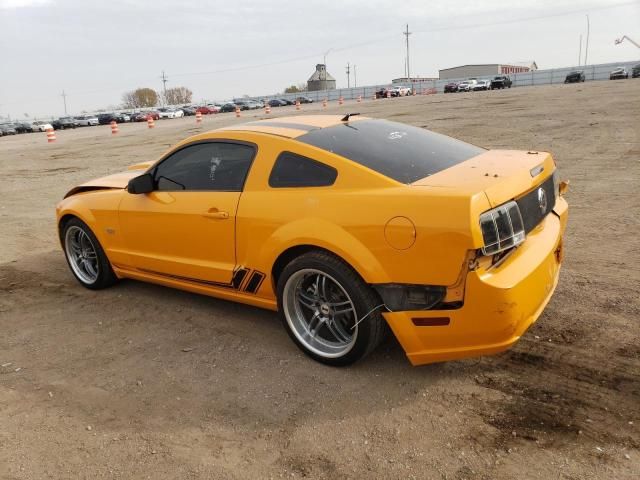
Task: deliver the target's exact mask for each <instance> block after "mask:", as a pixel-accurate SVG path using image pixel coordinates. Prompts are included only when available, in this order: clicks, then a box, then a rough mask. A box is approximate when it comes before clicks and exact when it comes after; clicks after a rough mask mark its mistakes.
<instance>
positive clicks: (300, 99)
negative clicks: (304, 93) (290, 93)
mask: <svg viewBox="0 0 640 480" xmlns="http://www.w3.org/2000/svg"><path fill="white" fill-rule="evenodd" d="M296 101H298V102H300V103H313V99H311V98H309V97H297V98H296Z"/></svg>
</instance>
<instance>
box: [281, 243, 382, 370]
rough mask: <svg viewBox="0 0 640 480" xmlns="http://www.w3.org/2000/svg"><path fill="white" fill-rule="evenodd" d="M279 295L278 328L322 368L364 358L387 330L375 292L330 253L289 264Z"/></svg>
mask: <svg viewBox="0 0 640 480" xmlns="http://www.w3.org/2000/svg"><path fill="white" fill-rule="evenodd" d="M277 294H278V307H279V312H280V316H281V319H282V323H283V325H284V327H285V329H286V330H287V333H288V334H289V336H290V337H291V339H292V340H293V342H294V343H295V344H296V345H297V346H298V348H300V350H302V351H303V352H304V353H305V354H306V355H308V356H309V357H311V358H313V359H314V360H316V361H318V362H321V363H324V364H326V365H331V366H346V365H350V364H352V363H354V362H356V361H358V360H360V359H362V358H364V357H366V356H367V355H368V354H369V353H371V352H372V351H373V350H374V349H375V348H376V347H377V346H378V345H379V344H380V342H381V341H382V339H383V338H384V336H385V333H386V331H387V324H386V321H385V320H384V318H383V317H382V315H381V313H380V308H382V305H381V304H382V302H381V301H380V299H379V297H378V296H377V294H376V293H375V291H374V290H373V289H372V288H371V287H370V286H369V285H367V284H366V283H365V282H364V281H363V280H362V278H360V276H359V275H358V274H357V273H356V272H355V271H354V270H353V269H352V268H351V267H350V266H349V265H347V264H346V263H344V262H343V261H342V260H340V259H339V258H337V257H335V256H334V255H331V254H329V253H325V252H320V251H316V252H310V253H306V254H304V255H301V256H300V257H297V258H295V259H294V260H292V261H291V262H290V263H289V264H288V265H287V266H286V267H285V268H284V269H283V270H282V272H281V274H280V275H279V278H278V285H277ZM376 307H378V308H376ZM367 314H369V315H368V316H367V317H366V318H364V319H363V317H365V315H367ZM358 320H360V322H358Z"/></svg>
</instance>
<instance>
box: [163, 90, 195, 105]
mask: <svg viewBox="0 0 640 480" xmlns="http://www.w3.org/2000/svg"><path fill="white" fill-rule="evenodd" d="M192 97H193V92H192V91H191V90H189V89H188V88H187V87H174V88H169V89H168V90H167V93H166V94H165V98H164V101H165V103H166V104H167V105H181V104H183V103H191V99H192Z"/></svg>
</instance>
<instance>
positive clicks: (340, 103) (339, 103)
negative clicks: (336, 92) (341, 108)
mask: <svg viewBox="0 0 640 480" xmlns="http://www.w3.org/2000/svg"><path fill="white" fill-rule="evenodd" d="M343 103H344V98H342V95H340V98H339V99H338V105H342V104H343Z"/></svg>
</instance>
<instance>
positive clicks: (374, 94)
mask: <svg viewBox="0 0 640 480" xmlns="http://www.w3.org/2000/svg"><path fill="white" fill-rule="evenodd" d="M373 99H374V100H377V99H378V95H376V92H373Z"/></svg>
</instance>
